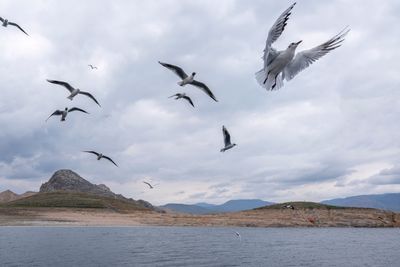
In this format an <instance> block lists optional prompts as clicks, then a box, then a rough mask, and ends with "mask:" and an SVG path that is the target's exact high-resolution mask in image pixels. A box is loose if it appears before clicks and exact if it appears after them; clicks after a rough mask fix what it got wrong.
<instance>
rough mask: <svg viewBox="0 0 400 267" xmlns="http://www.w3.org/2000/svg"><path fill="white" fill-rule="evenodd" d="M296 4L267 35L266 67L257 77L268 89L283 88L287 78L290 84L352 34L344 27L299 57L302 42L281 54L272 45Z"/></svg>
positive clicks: (294, 44) (264, 58) (276, 22)
mask: <svg viewBox="0 0 400 267" xmlns="http://www.w3.org/2000/svg"><path fill="white" fill-rule="evenodd" d="M295 4H296V3H294V4H292V5H291V6H290V7H289V8H288V9H286V10H285V11H284V12H283V13H282V15H280V17H279V18H278V19H277V20H276V21H275V23H274V25H272V28H271V29H270V30H269V32H268V38H267V41H266V45H265V49H264V55H263V57H262V59H263V60H264V67H263V68H262V69H261V70H260V71H258V72H257V73H256V74H255V75H256V80H257V81H258V83H259V84H260V85H261V86H262V87H264V88H265V89H267V90H274V89H279V88H281V87H282V86H283V80H284V79H286V81H290V80H291V79H293V78H294V77H295V76H296V75H297V74H298V73H299V72H301V71H302V70H304V69H305V68H307V67H308V66H310V65H311V64H312V63H313V62H315V61H317V60H318V59H320V58H321V57H322V56H324V55H326V54H327V53H328V52H329V51H331V50H334V49H336V48H338V47H340V46H341V44H342V42H343V41H344V37H345V36H346V34H347V33H348V32H349V31H350V30H349V29H347V28H345V29H344V30H342V31H341V32H340V33H339V34H337V35H335V36H334V37H332V38H331V39H329V40H328V41H326V42H325V43H323V44H321V45H319V46H316V47H314V48H311V49H308V50H304V51H301V52H299V53H297V54H296V55H295V52H296V48H297V46H298V45H299V44H300V43H301V42H302V41H298V42H296V43H291V44H290V45H289V47H288V48H287V49H286V50H283V51H278V50H276V49H275V48H273V47H272V44H273V43H274V42H275V41H276V40H277V39H278V38H279V37H280V36H281V34H282V32H283V30H284V29H285V26H286V24H287V21H288V19H289V16H290V14H291V11H292V9H293V7H294V6H295Z"/></svg>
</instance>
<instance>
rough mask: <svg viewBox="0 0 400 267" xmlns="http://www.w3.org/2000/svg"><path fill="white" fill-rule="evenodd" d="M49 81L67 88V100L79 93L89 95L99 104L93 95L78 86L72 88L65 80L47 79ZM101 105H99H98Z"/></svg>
mask: <svg viewBox="0 0 400 267" xmlns="http://www.w3.org/2000/svg"><path fill="white" fill-rule="evenodd" d="M47 81H48V82H49V83H53V84H58V85H61V86H64V87H65V88H67V90H68V91H69V92H70V93H71V94H70V95H69V96H68V97H67V98H68V99H69V100H72V99H73V98H74V97H75V96H76V95H78V94H81V95H85V96H88V97H90V98H91V99H92V100H93V101H94V102H96V104H97V105H99V106H100V104H99V102H97V100H96V98H94V96H92V95H91V94H90V93H88V92H85V91H81V90H80V89H78V88H76V89H75V88H74V87H72V86H71V85H70V84H69V83H66V82H62V81H56V80H47ZM100 107H101V106H100Z"/></svg>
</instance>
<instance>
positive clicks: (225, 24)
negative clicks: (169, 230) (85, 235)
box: [0, 0, 400, 205]
mask: <svg viewBox="0 0 400 267" xmlns="http://www.w3.org/2000/svg"><path fill="white" fill-rule="evenodd" d="M291 4H292V1H281V0H274V1H272V0H270V1H266V0H252V1H239V0H238V1H235V0H221V1H214V0H202V1H194V0H188V1H182V0H165V1H155V0H154V1H151V0H150V1H128V0H125V1H123V0H114V1H97V0H96V1H95V0H89V1H78V0H71V1H70V0H69V1H59V0H35V1H31V0H2V1H1V2H0V10H1V12H2V14H0V16H1V17H3V18H8V19H9V20H10V21H14V22H17V23H18V24H20V25H21V26H22V27H23V28H24V29H25V30H26V31H27V32H28V33H29V34H30V36H29V37H27V36H25V35H24V34H23V33H22V32H20V31H18V30H17V29H16V28H13V27H11V26H9V27H7V28H4V27H0V60H1V62H2V64H1V66H0V81H1V85H2V86H1V96H0V127H1V131H0V191H3V190H6V189H11V190H13V191H15V192H17V193H23V192H25V191H27V190H35V191H37V190H38V189H39V187H40V185H41V184H42V183H44V182H46V181H47V180H48V179H49V178H50V177H51V175H52V174H53V173H54V172H55V171H57V170H59V169H71V170H73V171H75V172H77V173H78V174H79V175H81V176H82V177H84V178H85V179H87V180H89V181H90V182H92V183H96V184H101V183H103V184H106V185H107V186H109V187H110V188H111V190H112V191H114V192H116V193H120V194H123V195H124V196H126V197H132V198H134V199H145V200H147V201H149V202H151V203H153V204H155V205H160V204H165V203H168V202H177V203H196V202H204V201H206V202H209V203H222V202H224V201H227V200H229V199H243V198H260V199H264V200H267V201H276V202H281V201H293V200H307V201H321V200H325V199H330V198H336V197H345V196H351V195H360V194H377V193H386V192H400V163H399V162H400V148H399V145H400V138H399V132H400V123H399V116H400V87H399V86H398V85H399V84H400V75H398V69H399V67H398V62H400V53H399V52H398V48H397V46H398V44H399V38H400V37H399V36H400V28H399V27H394V26H393V25H399V24H400V16H399V13H400V2H399V1H396V0H388V1H384V2H383V1H378V0H376V1H375V0H366V1H364V0H354V1H345V0H336V1H317V0H303V1H301V0H300V1H297V5H296V6H295V7H294V9H293V12H292V15H291V17H290V19H289V21H288V25H287V27H286V29H285V31H284V32H283V34H282V36H281V37H280V39H279V40H278V41H277V42H276V43H274V46H275V47H276V48H277V49H279V50H281V49H285V48H286V47H287V46H288V44H290V43H291V42H297V41H299V40H303V42H302V43H301V45H300V46H299V47H298V51H301V50H304V49H309V48H311V47H314V46H316V45H319V44H320V43H322V42H324V41H326V40H328V39H329V38H331V37H332V36H334V35H335V34H337V33H338V32H339V31H340V30H342V29H343V28H344V27H346V26H349V27H350V28H351V31H350V33H349V34H348V36H347V37H346V40H345V42H344V43H343V46H342V47H340V48H339V49H337V50H335V51H333V52H331V53H329V54H328V55H326V56H325V57H323V58H322V59H320V60H319V61H318V62H316V63H314V64H313V65H312V66H310V67H309V68H307V69H306V70H304V71H303V72H301V73H300V74H299V75H298V76H296V77H295V78H294V79H293V80H291V81H290V82H286V83H285V85H284V87H283V88H281V89H280V90H277V91H273V92H271V91H266V90H265V89H263V88H262V87H260V86H259V85H258V84H257V82H256V80H255V78H254V73H255V72H257V71H258V70H259V69H261V68H262V66H263V62H262V59H261V56H262V53H263V49H264V46H265V40H266V38H267V33H268V30H269V29H270V27H271V26H272V24H273V23H274V22H275V20H276V19H277V18H278V16H279V15H280V14H281V13H282V12H283V11H284V10H285V9H286V8H288V7H289V6H290V5H291ZM158 61H163V62H168V63H171V64H176V65H179V66H181V67H182V68H184V69H185V70H186V71H187V72H190V73H191V72H193V71H195V72H196V73H197V76H196V78H197V79H198V80H200V81H203V82H205V83H206V84H207V85H208V86H209V87H210V89H211V90H212V91H213V92H214V94H215V96H216V97H217V99H218V100H219V102H218V103H216V102H214V101H212V100H211V99H210V98H209V97H208V96H207V95H205V94H204V93H203V92H201V91H200V90H199V89H197V88H195V87H191V86H186V87H180V86H178V85H177V82H178V81H179V78H178V77H177V76H175V75H174V74H173V73H172V72H171V71H169V70H167V69H165V68H163V67H162V66H161V65H159V64H158ZM88 64H93V65H95V66H97V67H98V69H97V70H91V69H90V68H89V67H88ZM46 79H55V80H63V81H67V82H69V83H70V84H71V85H73V86H75V87H78V88H80V89H82V90H85V91H89V92H91V93H92V94H93V95H94V96H95V97H96V98H97V100H98V101H99V102H100V104H101V106H102V107H101V108H100V107H98V106H97V105H96V104H95V103H94V102H92V101H91V100H90V99H89V98H86V97H84V96H78V97H76V98H75V99H74V100H73V101H70V100H69V99H67V98H66V97H67V96H68V91H67V90H65V89H63V88H62V87H60V86H57V85H53V84H50V83H48V82H46ZM178 92H185V93H187V94H188V95H189V96H190V97H191V98H192V99H193V102H194V104H195V106H196V108H192V107H191V106H190V105H188V103H186V102H185V101H181V100H180V101H175V100H173V99H171V98H168V96H170V95H172V94H175V93H178ZM65 107H79V108H83V109H85V110H87V111H88V112H89V113H90V114H88V115H87V114H83V113H78V112H76V113H71V114H70V115H69V116H68V117H67V120H66V121H65V122H60V121H59V118H58V117H53V118H51V119H50V120H49V121H47V122H45V119H46V118H47V117H48V116H49V115H50V114H51V113H52V112H53V111H54V110H56V109H64V108H65ZM222 125H225V126H226V127H227V128H228V130H229V131H230V133H231V137H232V141H233V142H235V143H237V144H238V145H237V146H236V147H234V148H233V149H231V150H228V151H227V152H225V153H221V152H220V149H221V148H222V146H223V138H222V131H221V128H222ZM82 150H96V151H99V152H102V153H104V154H106V155H108V156H110V157H111V158H113V159H114V161H116V162H117V164H118V165H119V167H118V168H117V167H115V166H114V165H112V164H111V163H109V162H107V161H104V160H101V161H97V160H96V158H95V157H94V156H93V155H90V154H86V153H83V152H82ZM143 181H149V182H151V183H153V184H156V186H155V188H154V189H152V190H149V189H148V187H147V186H146V185H145V184H143Z"/></svg>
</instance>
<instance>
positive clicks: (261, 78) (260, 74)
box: [255, 69, 267, 88]
mask: <svg viewBox="0 0 400 267" xmlns="http://www.w3.org/2000/svg"><path fill="white" fill-rule="evenodd" d="M255 75H256V80H257V82H258V84H259V85H261V87H264V88H266V87H265V84H264V81H265V79H266V78H267V74H266V73H265V70H264V69H261V70H259V71H257V72H256V73H255Z"/></svg>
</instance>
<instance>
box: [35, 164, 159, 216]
mask: <svg viewBox="0 0 400 267" xmlns="http://www.w3.org/2000/svg"><path fill="white" fill-rule="evenodd" d="M57 191H66V192H79V193H87V194H93V195H98V196H103V197H110V198H116V199H121V200H127V201H132V202H134V203H135V204H139V205H141V206H144V207H146V208H149V209H155V208H154V207H153V205H151V204H150V203H149V202H147V201H144V200H138V201H136V200H133V199H131V198H129V199H128V198H125V197H124V196H122V195H120V194H115V193H114V192H112V191H111V190H110V188H108V187H107V186H106V185H104V184H100V185H96V184H92V183H91V182H89V181H87V180H85V179H84V178H82V177H81V176H79V175H78V174H77V173H75V172H73V171H71V170H58V171H56V172H55V173H54V174H53V176H52V177H51V178H50V180H49V181H48V182H46V183H44V184H42V185H41V186H40V193H52V192H57Z"/></svg>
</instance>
